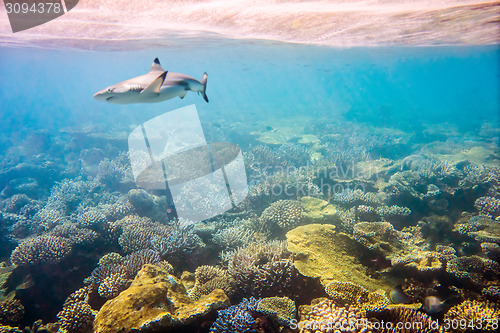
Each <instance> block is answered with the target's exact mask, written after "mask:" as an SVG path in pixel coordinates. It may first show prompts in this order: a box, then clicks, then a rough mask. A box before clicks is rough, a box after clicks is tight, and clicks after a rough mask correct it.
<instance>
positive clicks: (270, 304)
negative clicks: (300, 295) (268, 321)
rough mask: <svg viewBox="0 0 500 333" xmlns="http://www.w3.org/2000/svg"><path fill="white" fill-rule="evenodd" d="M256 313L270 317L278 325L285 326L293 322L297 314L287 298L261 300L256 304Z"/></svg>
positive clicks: (293, 304)
mask: <svg viewBox="0 0 500 333" xmlns="http://www.w3.org/2000/svg"><path fill="white" fill-rule="evenodd" d="M256 311H257V312H260V313H262V314H265V315H266V316H269V317H271V318H272V319H273V320H274V321H275V322H277V323H278V324H279V325H285V326H288V325H290V323H291V322H292V321H293V320H295V317H296V313H297V309H296V308H295V302H294V301H292V300H291V299H289V298H288V297H267V298H263V299H262V300H261V301H260V302H259V303H258V305H257V308H256Z"/></svg>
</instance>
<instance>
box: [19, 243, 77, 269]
mask: <svg viewBox="0 0 500 333" xmlns="http://www.w3.org/2000/svg"><path fill="white" fill-rule="evenodd" d="M71 245H72V242H71V241H69V240H68V239H66V238H63V237H59V236H53V235H42V236H37V237H34V238H30V239H27V240H25V241H23V242H22V243H21V244H19V245H18V246H17V247H16V248H15V249H14V251H12V254H11V255H10V261H11V262H12V264H14V265H16V266H29V265H36V264H46V263H57V262H59V261H61V260H62V259H63V258H64V257H65V256H67V255H68V254H69V253H70V252H71V250H72V247H71Z"/></svg>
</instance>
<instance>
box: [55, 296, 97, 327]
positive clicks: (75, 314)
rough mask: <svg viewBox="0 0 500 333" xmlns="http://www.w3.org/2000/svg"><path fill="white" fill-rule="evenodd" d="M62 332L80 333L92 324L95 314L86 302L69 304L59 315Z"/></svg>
mask: <svg viewBox="0 0 500 333" xmlns="http://www.w3.org/2000/svg"><path fill="white" fill-rule="evenodd" d="M57 319H58V323H59V325H60V328H59V330H60V331H61V332H67V333H72V332H78V331H79V330H80V329H83V328H85V327H88V326H90V325H91V324H92V321H93V319H94V313H93V311H92V309H91V308H90V305H89V304H88V303H86V302H72V303H67V304H66V305H65V306H64V307H63V309H62V311H61V312H59V313H58V314H57Z"/></svg>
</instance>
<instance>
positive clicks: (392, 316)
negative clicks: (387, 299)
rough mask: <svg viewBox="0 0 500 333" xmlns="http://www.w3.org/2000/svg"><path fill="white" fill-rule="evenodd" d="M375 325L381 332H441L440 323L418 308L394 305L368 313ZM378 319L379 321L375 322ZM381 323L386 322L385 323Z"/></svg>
mask: <svg viewBox="0 0 500 333" xmlns="http://www.w3.org/2000/svg"><path fill="white" fill-rule="evenodd" d="M367 315H368V317H369V318H370V320H372V321H373V326H374V327H376V326H378V327H381V328H380V329H379V330H377V332H381V333H439V332H441V330H440V327H439V323H438V322H437V321H433V320H432V318H431V317H430V316H428V315H427V314H425V313H422V312H419V311H417V310H416V309H412V308H407V307H403V306H394V307H390V308H385V309H382V310H381V311H373V312H368V313H367ZM376 321H378V323H375V322H376ZM381 323H386V325H383V324H381Z"/></svg>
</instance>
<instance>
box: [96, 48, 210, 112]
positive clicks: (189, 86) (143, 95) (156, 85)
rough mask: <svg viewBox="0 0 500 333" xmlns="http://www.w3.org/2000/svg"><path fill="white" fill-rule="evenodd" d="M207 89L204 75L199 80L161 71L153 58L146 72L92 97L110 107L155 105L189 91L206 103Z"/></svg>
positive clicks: (182, 96) (157, 61)
mask: <svg viewBox="0 0 500 333" xmlns="http://www.w3.org/2000/svg"><path fill="white" fill-rule="evenodd" d="M206 90H207V73H204V74H203V77H202V78H201V81H198V80H196V79H195V78H192V77H191V76H188V75H185V74H181V73H173V72H168V71H166V70H164V69H163V68H162V67H161V65H160V60H158V58H156V59H155V60H154V61H153V65H152V66H151V69H150V70H149V72H148V73H146V74H144V75H141V76H138V77H134V78H132V79H129V80H126V81H123V82H120V83H117V84H114V85H112V86H110V87H108V88H106V89H103V90H101V91H98V92H97V93H96V94H95V95H94V98H95V99H97V100H98V101H104V102H108V103H113V104H132V103H157V102H161V101H165V100H167V99H171V98H174V97H177V96H179V97H180V98H181V99H182V98H184V96H186V94H187V92H188V91H195V92H197V93H199V94H201V95H202V96H203V99H205V101H206V102H207V103H208V97H207V94H206V93H205V92H206Z"/></svg>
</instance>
